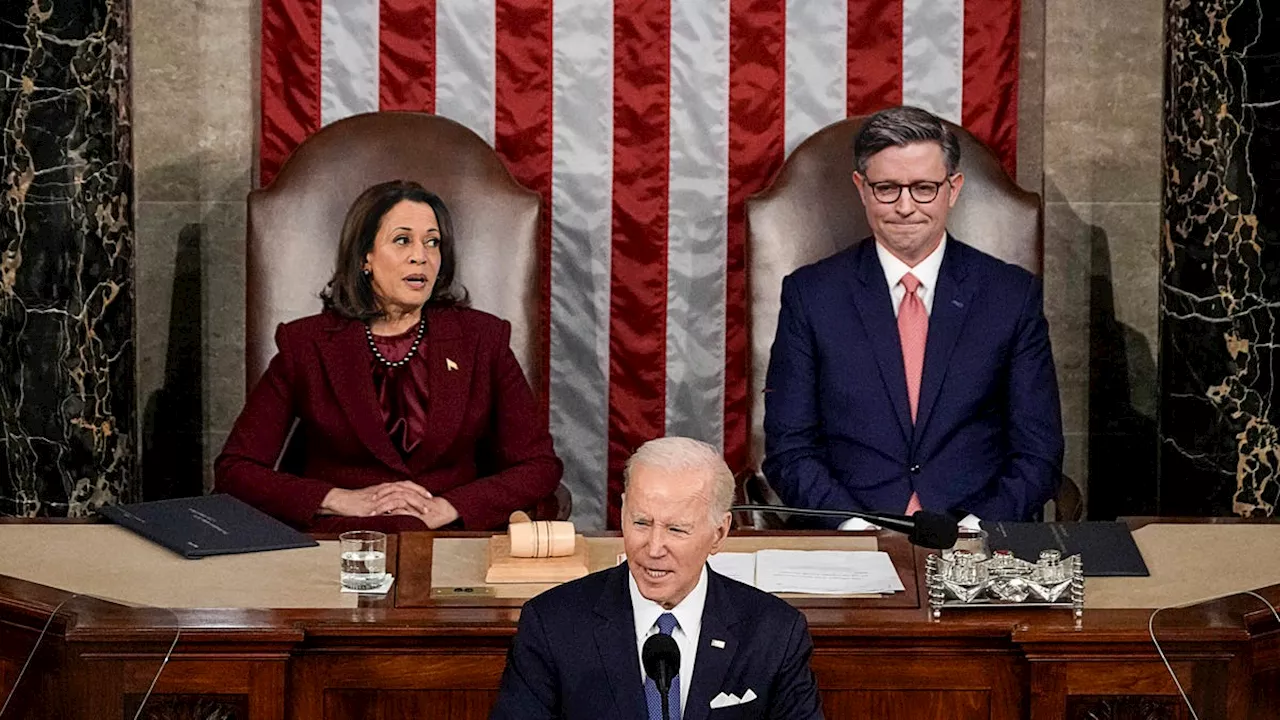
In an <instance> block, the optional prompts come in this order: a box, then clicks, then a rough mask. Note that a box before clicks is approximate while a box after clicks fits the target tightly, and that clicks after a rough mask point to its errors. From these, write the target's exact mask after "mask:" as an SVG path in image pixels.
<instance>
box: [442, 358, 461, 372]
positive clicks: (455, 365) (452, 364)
mask: <svg viewBox="0 0 1280 720" xmlns="http://www.w3.org/2000/svg"><path fill="white" fill-rule="evenodd" d="M444 366H445V367H446V368H448V369H449V372H453V371H454V370H457V369H458V363H456V362H454V361H453V360H451V359H449V358H445V359H444Z"/></svg>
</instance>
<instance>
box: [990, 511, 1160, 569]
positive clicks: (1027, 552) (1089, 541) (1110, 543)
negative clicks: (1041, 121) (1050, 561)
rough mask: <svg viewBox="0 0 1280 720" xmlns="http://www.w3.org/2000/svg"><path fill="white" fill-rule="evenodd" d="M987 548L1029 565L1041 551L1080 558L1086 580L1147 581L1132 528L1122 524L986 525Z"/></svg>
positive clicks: (991, 523)
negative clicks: (1088, 578)
mask: <svg viewBox="0 0 1280 720" xmlns="http://www.w3.org/2000/svg"><path fill="white" fill-rule="evenodd" d="M982 529H983V530H986V531H987V544H988V545H989V546H990V548H991V550H992V551H993V552H994V551H996V550H1011V551H1013V554H1014V555H1016V556H1017V557H1019V558H1021V559H1023V560H1026V561H1028V562H1035V561H1036V560H1038V559H1039V558H1040V551H1041V550H1057V551H1058V552H1060V553H1062V557H1063V558H1067V557H1071V556H1072V555H1075V554H1076V553H1079V554H1080V560H1081V562H1082V563H1083V565H1084V574H1085V576H1086V577H1147V576H1149V575H1150V574H1151V572H1150V571H1149V570H1147V563H1146V561H1145V560H1143V559H1142V553H1141V552H1140V551H1139V550H1138V545H1137V543H1135V542H1134V541H1133V533H1132V532H1131V531H1130V530H1129V526H1128V525H1125V524H1124V523H1121V522H1074V523H1065V522H1062V523H1060V522H1051V523H1024V522H986V521H984V522H983V523H982Z"/></svg>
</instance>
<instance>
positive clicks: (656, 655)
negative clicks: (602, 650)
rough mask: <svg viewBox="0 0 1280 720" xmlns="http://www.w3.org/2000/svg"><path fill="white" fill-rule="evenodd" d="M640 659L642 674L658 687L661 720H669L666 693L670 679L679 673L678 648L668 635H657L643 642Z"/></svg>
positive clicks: (668, 689)
mask: <svg viewBox="0 0 1280 720" xmlns="http://www.w3.org/2000/svg"><path fill="white" fill-rule="evenodd" d="M640 659H641V661H642V662H643V663H644V674H645V675H648V676H649V677H651V678H653V684H654V685H657V686H658V696H659V697H661V698H662V720H670V718H671V709H670V708H669V707H667V693H668V692H670V691H671V680H672V678H674V677H676V673H678V672H680V648H679V647H678V646H677V645H676V641H675V640H674V639H672V637H671V636H670V635H663V634H662V633H657V634H655V635H650V636H649V639H648V640H645V641H644V649H643V650H641V651H640Z"/></svg>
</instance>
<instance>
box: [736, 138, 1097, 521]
mask: <svg viewBox="0 0 1280 720" xmlns="http://www.w3.org/2000/svg"><path fill="white" fill-rule="evenodd" d="M864 120H865V118H864V117H853V118H848V119H846V120H841V121H839V122H836V123H833V124H831V125H828V126H827V127H825V128H823V129H822V130H819V131H818V132H817V133H815V134H814V135H812V136H811V137H809V138H808V139H807V140H805V141H804V142H803V143H801V144H800V146H799V147H797V148H796V149H795V150H794V151H793V152H792V153H791V156H790V157H788V158H787V160H786V162H784V163H783V165H782V168H781V169H780V170H779V171H778V175H777V176H776V177H775V178H774V180H773V182H772V184H770V186H769V187H768V188H766V189H765V190H764V191H763V192H760V193H758V194H756V195H754V196H752V197H751V198H748V200H747V254H748V264H747V275H748V288H749V290H748V292H749V297H748V302H749V307H750V320H751V352H750V355H751V372H750V382H751V386H750V397H751V462H752V467H753V468H759V467H760V463H761V462H762V461H763V460H764V400H763V391H764V383H765V373H766V371H767V370H768V367H769V351H770V348H771V346H772V344H773V339H774V334H775V332H776V330H777V326H778V311H779V309H780V306H781V295H782V279H783V278H784V277H785V276H787V275H788V274H790V273H791V272H792V271H794V270H796V269H797V268H799V267H801V266H804V265H807V264H809V263H812V262H816V261H818V260H821V259H822V258H825V257H828V256H830V255H833V254H835V253H837V252H839V251H841V250H844V249H845V248H847V247H849V245H850V244H852V243H854V242H857V241H858V240H860V239H862V238H864V237H867V236H869V235H870V234H871V231H870V229H869V228H868V227H867V218H866V214H865V210H864V209H863V206H862V199H861V198H860V197H859V195H858V193H857V191H856V190H855V189H854V186H853V180H852V175H853V170H854V165H853V140H854V137H855V136H856V135H857V132H858V129H859V128H861V127H862V123H863V121H864ZM951 129H952V131H954V132H955V133H956V136H957V137H958V138H959V140H960V148H961V161H960V170H961V172H963V173H964V176H965V181H964V191H963V193H962V194H961V196H960V200H959V202H957V203H956V207H955V208H954V209H953V210H952V211H951V214H950V216H949V217H948V222H947V225H948V228H949V229H950V230H951V231H952V232H954V233H955V235H956V236H957V237H958V238H960V239H961V240H963V241H964V242H965V243H968V244H969V245H972V246H973V247H976V248H978V249H979V250H982V251H984V252H986V253H989V254H991V255H994V256H996V257H998V258H1000V259H1002V260H1005V261H1007V262H1010V263H1013V264H1015V265H1019V266H1021V267H1024V268H1026V269H1027V270H1030V271H1031V272H1033V273H1035V274H1037V275H1039V274H1041V271H1042V268H1043V264H1044V208H1043V205H1042V204H1041V202H1040V196H1039V195H1037V194H1036V193H1033V192H1028V191H1026V190H1023V189H1022V188H1020V187H1018V185H1017V184H1016V183H1014V181H1013V179H1012V178H1010V177H1009V175H1008V174H1007V173H1006V172H1005V171H1004V168H1003V167H1002V166H1001V165H1000V162H999V160H997V159H996V157H995V155H993V154H992V152H991V151H990V150H989V149H988V148H987V147H986V146H985V145H983V144H982V142H981V141H979V140H978V139H977V138H975V137H973V135H971V134H969V132H968V131H967V130H965V129H964V128H961V127H959V126H957V125H951ZM1068 483H1069V479H1067V478H1064V483H1063V485H1064V486H1066V485H1067V484H1068ZM739 486H740V492H739V494H740V497H743V498H744V499H747V500H750V501H751V502H755V503H771V504H779V503H778V501H777V496H776V495H775V494H773V491H772V489H771V488H770V487H769V485H768V483H767V481H765V479H764V478H763V477H761V476H759V474H758V472H754V473H752V474H749V475H748V476H746V477H742V478H740V480H739ZM1071 486H1072V489H1074V483H1071ZM1075 497H1077V498H1078V497H1079V491H1078V490H1075ZM1077 505H1078V503H1077ZM741 520H742V521H744V522H747V521H748V519H747V518H741ZM754 520H755V524H756V525H765V526H778V525H779V524H780V522H781V519H780V518H779V517H777V516H773V515H769V514H764V515H761V514H757V517H756V518H754Z"/></svg>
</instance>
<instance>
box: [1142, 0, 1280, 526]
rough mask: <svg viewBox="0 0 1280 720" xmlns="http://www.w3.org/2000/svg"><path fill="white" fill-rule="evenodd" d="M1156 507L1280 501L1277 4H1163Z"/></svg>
mask: <svg viewBox="0 0 1280 720" xmlns="http://www.w3.org/2000/svg"><path fill="white" fill-rule="evenodd" d="M1166 23H1167V30H1166V32H1167V36H1166V47H1167V75H1166V91H1165V132H1164V143H1165V144H1164V158H1165V189H1164V221H1165V223H1164V242H1163V247H1162V250H1161V273H1162V278H1161V332H1160V361H1161V371H1160V382H1161V388H1160V403H1161V404H1160V440H1161V457H1160V459H1161V467H1160V491H1159V510H1160V511H1161V512H1163V513H1168V514H1178V515H1184V514H1185V515H1230V514H1235V515H1242V516H1270V515H1275V512H1276V504H1277V501H1278V500H1280V477H1278V476H1277V470H1278V467H1280V454H1278V451H1280V437H1277V430H1276V422H1277V420H1280V413H1278V412H1277V407H1276V405H1275V403H1274V401H1273V399H1274V398H1275V394H1276V392H1277V391H1278V390H1280V386H1277V382H1276V370H1277V364H1278V362H1280V355H1277V353H1276V352H1275V347H1276V344H1275V336H1276V330H1277V327H1278V321H1280V237H1277V231H1278V230H1280V184H1278V183H1280V154H1278V153H1277V151H1276V149H1277V146H1280V133H1278V131H1277V129H1278V128H1280V83H1278V82H1277V78H1280V6H1277V5H1276V4H1275V3H1270V2H1268V3H1263V2H1255V1H1253V0H1249V1H1247V2H1245V1H1242V0H1170V1H1169V4H1168V7H1167V16H1166Z"/></svg>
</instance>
